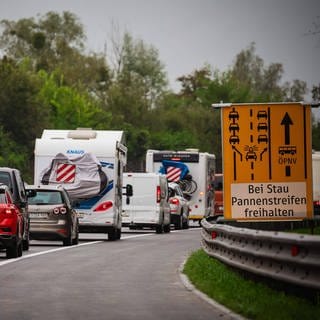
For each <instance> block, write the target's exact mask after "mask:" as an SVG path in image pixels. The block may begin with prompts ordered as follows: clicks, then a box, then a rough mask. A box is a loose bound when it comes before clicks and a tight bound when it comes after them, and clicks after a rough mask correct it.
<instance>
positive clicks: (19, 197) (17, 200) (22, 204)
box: [0, 167, 29, 250]
mask: <svg viewBox="0 0 320 320" xmlns="http://www.w3.org/2000/svg"><path fill="white" fill-rule="evenodd" d="M0 183H3V184H5V185H6V186H8V187H9V190H10V192H11V194H12V201H13V204H14V205H15V206H16V207H17V208H18V209H19V211H20V213H21V215H22V217H23V227H22V249H23V250H29V213H28V199H27V194H26V190H25V182H24V180H23V178H22V175H21V172H20V171H19V170H18V169H16V168H8V167H0Z"/></svg>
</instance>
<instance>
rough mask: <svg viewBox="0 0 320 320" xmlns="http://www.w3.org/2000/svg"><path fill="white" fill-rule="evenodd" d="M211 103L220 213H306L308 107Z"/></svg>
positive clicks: (277, 216) (272, 216)
mask: <svg viewBox="0 0 320 320" xmlns="http://www.w3.org/2000/svg"><path fill="white" fill-rule="evenodd" d="M214 107H219V108H221V121H222V147H223V174H224V214H225V218H226V219H235V220H246V221H248V220H254V221H266V220H273V221H274V220H297V219H300V220H301V219H305V218H312V217H313V206H312V162H311V155H312V146H311V106H310V105H305V104H302V103H258V104H219V105H214Z"/></svg>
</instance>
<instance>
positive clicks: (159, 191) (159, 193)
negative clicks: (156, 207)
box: [156, 186, 161, 203]
mask: <svg viewBox="0 0 320 320" xmlns="http://www.w3.org/2000/svg"><path fill="white" fill-rule="evenodd" d="M156 195H157V203H159V202H160V200H161V189H160V186H157V191H156Z"/></svg>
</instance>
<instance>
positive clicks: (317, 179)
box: [312, 151, 320, 215]
mask: <svg viewBox="0 0 320 320" xmlns="http://www.w3.org/2000/svg"><path fill="white" fill-rule="evenodd" d="M312 181H313V182H312V184H313V213H314V215H320V151H313V152H312Z"/></svg>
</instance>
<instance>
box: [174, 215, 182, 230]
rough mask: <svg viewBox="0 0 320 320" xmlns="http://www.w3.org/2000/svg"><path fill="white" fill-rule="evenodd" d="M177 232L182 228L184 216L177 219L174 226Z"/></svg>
mask: <svg viewBox="0 0 320 320" xmlns="http://www.w3.org/2000/svg"><path fill="white" fill-rule="evenodd" d="M174 228H175V229H176V230H180V229H181V228H182V215H180V216H179V217H177V220H176V224H175V225H174Z"/></svg>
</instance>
